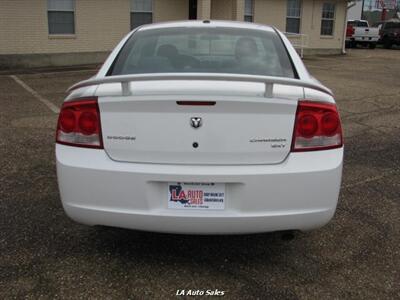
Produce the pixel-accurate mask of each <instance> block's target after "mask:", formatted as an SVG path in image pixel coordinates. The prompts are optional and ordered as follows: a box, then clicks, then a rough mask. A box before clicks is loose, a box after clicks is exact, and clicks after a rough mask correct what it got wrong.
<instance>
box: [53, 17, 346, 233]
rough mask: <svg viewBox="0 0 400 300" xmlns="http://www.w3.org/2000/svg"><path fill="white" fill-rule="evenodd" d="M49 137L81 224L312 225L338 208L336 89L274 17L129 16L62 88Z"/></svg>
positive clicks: (215, 228) (159, 227) (247, 229)
mask: <svg viewBox="0 0 400 300" xmlns="http://www.w3.org/2000/svg"><path fill="white" fill-rule="evenodd" d="M56 136H57V137H56V159H57V174H58V183H59V188H60V195H61V200H62V203H63V207H64V209H65V211H66V213H67V215H68V216H70V217H71V218H72V219H73V220H76V221H77V222H80V223H84V224H88V225H106V226H115V227H124V228H131V229H137V230H148V231H159V232H171V233H190V234H236V233H256V232H268V231H283V230H303V231H304V230H311V229H315V228H319V227H321V226H323V225H324V224H326V223H327V222H329V221H330V220H331V218H332V217H333V215H334V213H335V209H336V205H337V201H338V195H339V190H340V183H341V175H342V163H343V141H342V129H341V123H340V118H339V114H338V111H337V108H336V105H335V100H334V98H333V95H332V92H331V91H330V90H329V89H328V88H326V87H325V86H323V85H322V84H321V83H319V82H318V81H317V80H316V79H314V78H313V77H312V76H310V74H309V73H308V72H307V70H306V68H305V66H304V65H303V63H302V61H301V59H300V58H299V56H298V55H297V53H296V51H295V49H294V48H293V47H292V46H291V44H290V42H289V41H288V40H287V38H286V37H285V36H284V35H283V34H282V33H281V32H279V31H278V30H277V29H275V28H273V27H269V26H263V25H257V24H251V23H241V22H221V21H185V22H171V23H161V24H152V25H145V26H142V27H139V28H138V29H136V30H134V31H133V32H131V33H129V34H128V35H127V36H126V37H125V38H124V39H123V40H122V41H121V42H120V44H119V45H118V46H117V47H116V48H115V49H114V50H113V51H112V53H111V54H110V56H109V57H108V59H107V60H106V61H105V63H104V65H103V66H102V68H101V69H100V70H99V72H98V73H97V74H96V75H95V76H94V77H93V78H91V79H89V80H86V81H82V82H80V83H77V84H76V85H74V86H73V87H71V88H70V90H69V95H68V97H67V98H66V99H65V102H64V104H63V106H62V109H61V112H60V116H59V120H58V126H57V135H56Z"/></svg>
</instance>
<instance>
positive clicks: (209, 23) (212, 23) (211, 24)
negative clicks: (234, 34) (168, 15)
mask: <svg viewBox="0 0 400 300" xmlns="http://www.w3.org/2000/svg"><path fill="white" fill-rule="evenodd" d="M176 27H199V28H200V27H208V28H215V27H224V28H240V29H255V30H266V31H269V32H274V31H275V29H274V27H272V26H268V25H263V24H257V23H250V22H240V21H216V20H194V21H172V22H162V23H153V24H146V25H142V26H140V27H138V29H137V30H138V31H142V30H150V29H163V28H176Z"/></svg>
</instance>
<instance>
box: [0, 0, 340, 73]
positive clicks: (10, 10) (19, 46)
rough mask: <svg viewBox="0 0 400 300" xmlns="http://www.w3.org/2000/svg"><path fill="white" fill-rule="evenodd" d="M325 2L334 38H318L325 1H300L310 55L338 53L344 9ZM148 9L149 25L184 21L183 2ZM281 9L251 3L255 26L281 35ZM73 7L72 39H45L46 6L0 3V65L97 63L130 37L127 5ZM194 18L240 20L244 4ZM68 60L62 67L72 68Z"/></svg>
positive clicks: (209, 0)
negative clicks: (42, 60)
mask: <svg viewBox="0 0 400 300" xmlns="http://www.w3.org/2000/svg"><path fill="white" fill-rule="evenodd" d="M327 1H329V0H327ZM330 1H334V2H336V4H337V5H336V20H335V29H334V35H333V36H332V37H321V36H320V26H321V14H322V4H323V2H324V0H303V1H302V3H303V5H302V18H301V33H303V34H306V35H307V36H308V47H309V48H310V49H311V50H316V51H318V50H327V52H330V53H331V52H332V51H333V52H335V51H336V52H337V53H339V52H340V50H341V48H342V44H343V43H342V42H343V32H344V25H345V22H344V19H345V18H346V7H347V4H346V1H345V0H330ZM153 3H154V4H153V21H154V22H163V21H170V20H186V19H188V12H189V1H188V0H153ZM286 3H287V1H285V0H254V21H255V22H257V23H263V24H270V25H274V26H276V27H277V28H278V29H280V30H282V31H284V30H285V27H286ZM75 5H76V8H75V34H74V35H49V34H48V21H47V0H0V55H3V59H2V60H1V61H2V62H4V61H7V58H6V59H4V57H6V56H5V55H13V56H15V55H32V54H61V53H69V54H73V53H76V54H78V53H83V52H85V53H89V52H93V53H95V55H96V57H103V56H101V55H100V56H99V53H105V54H106V53H107V52H109V51H110V50H112V49H113V48H114V47H115V45H116V44H117V43H118V42H119V41H120V40H121V38H122V37H123V36H124V35H126V34H127V33H128V32H129V31H130V0H112V1H110V0H76V1H75ZM197 12H198V19H208V18H212V19H219V20H243V16H244V0H198V11H197ZM328 50H329V51H328ZM57 57H58V58H57V62H61V61H62V59H61V56H57ZM70 57H73V56H70ZM25 60H26V59H25ZM73 60H74V59H73V58H72V59H69V60H68V62H66V63H68V64H73V62H74V61H73ZM81 61H82V60H81V59H80V60H79V62H80V63H81ZM77 63H78V60H77ZM38 64H39V62H38ZM0 67H1V65H0Z"/></svg>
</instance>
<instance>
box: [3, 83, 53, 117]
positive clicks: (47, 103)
mask: <svg viewBox="0 0 400 300" xmlns="http://www.w3.org/2000/svg"><path fill="white" fill-rule="evenodd" d="M10 77H11V78H12V79H14V80H15V82H16V83H18V84H19V85H20V86H22V87H23V88H24V89H25V90H26V91H28V92H29V93H30V94H32V96H33V97H35V98H36V99H37V100H39V101H40V102H42V103H43V104H44V105H46V106H47V108H48V109H50V110H51V111H52V112H54V113H59V112H60V109H59V108H58V107H57V106H56V105H55V104H53V103H52V102H50V101H49V100H47V99H46V98H44V97H42V96H41V95H40V94H39V93H38V92H36V91H35V90H34V89H32V88H31V87H30V86H29V85H27V84H26V83H25V82H23V81H22V80H21V79H20V78H18V77H17V76H15V75H10Z"/></svg>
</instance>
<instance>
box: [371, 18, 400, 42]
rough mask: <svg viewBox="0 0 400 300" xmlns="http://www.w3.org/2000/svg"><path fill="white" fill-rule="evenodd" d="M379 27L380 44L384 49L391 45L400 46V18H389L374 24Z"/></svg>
mask: <svg viewBox="0 0 400 300" xmlns="http://www.w3.org/2000/svg"><path fill="white" fill-rule="evenodd" d="M375 25H376V26H377V27H378V29H379V34H380V39H379V42H378V43H380V44H382V45H383V47H385V48H386V49H390V48H392V45H399V46H400V19H390V20H387V21H384V22H379V23H377V24H375Z"/></svg>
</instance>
